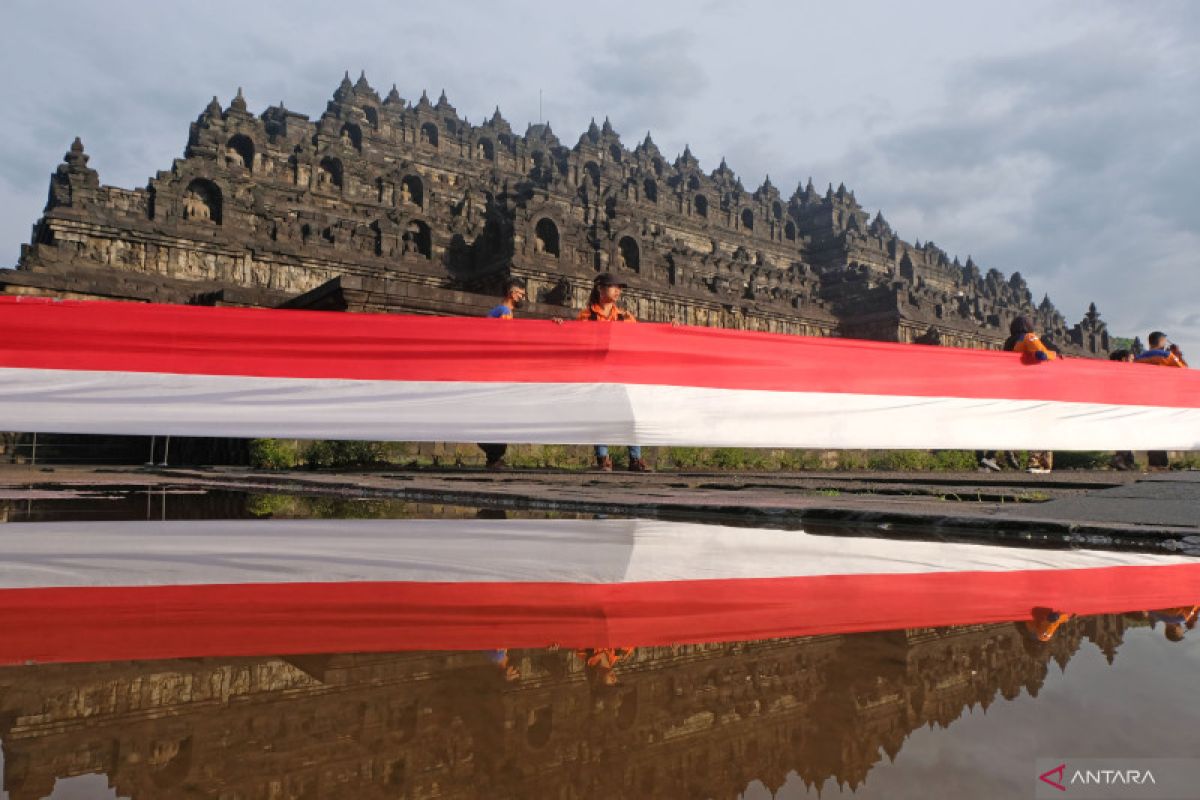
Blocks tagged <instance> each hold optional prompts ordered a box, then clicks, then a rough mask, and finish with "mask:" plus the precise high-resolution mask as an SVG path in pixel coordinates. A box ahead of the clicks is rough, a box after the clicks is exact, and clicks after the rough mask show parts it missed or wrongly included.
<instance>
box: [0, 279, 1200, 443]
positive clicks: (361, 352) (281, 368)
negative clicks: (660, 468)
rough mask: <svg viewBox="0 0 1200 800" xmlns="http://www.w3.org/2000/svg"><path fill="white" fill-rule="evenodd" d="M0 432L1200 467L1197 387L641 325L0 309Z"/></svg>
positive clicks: (994, 356)
mask: <svg viewBox="0 0 1200 800" xmlns="http://www.w3.org/2000/svg"><path fill="white" fill-rule="evenodd" d="M0 428H3V429H5V430H16V431H46V432H60V433H109V434H175V435H194V436H240V437H288V438H318V439H320V438H324V439H373V440H400V441H461V442H472V441H505V442H514V443H521V442H525V443H564V444H570V443H575V444H590V443H597V442H599V443H609V444H642V445H708V446H743V447H813V448H822V447H830V448H860V447H861V448H987V449H992V448H1008V449H1039V450H1047V449H1055V450H1105V449H1120V450H1130V449H1132V450H1140V449H1155V450H1188V449H1197V448H1200V375H1197V374H1196V373H1195V372H1193V371H1190V370H1180V369H1164V368H1150V367H1146V366H1140V365H1129V364H1120V363H1111V362H1107V361H1096V360H1087V359H1067V360H1063V361H1052V362H1042V363H1036V362H1035V363H1030V362H1028V361H1026V360H1025V359H1023V358H1022V356H1020V355H1017V354H1014V353H999V352H984V351H977V350H962V349H954V348H940V347H921V346H916V345H898V344H888V343H881V342H869V341H860V340H849V339H830V338H806V337H797V336H786V335H778V334H765V333H754V332H746V331H731V330H721V329H713V328H696V327H671V326H666V325H648V324H637V325H628V324H620V323H616V324H600V323H590V322H569V323H565V324H562V325H555V324H553V323H551V322H543V321H515V322H499V321H495V320H484V319H463V318H446V317H408V316H394V315H356V314H344V313H329V312H306V311H280V310H269V309H236V308H202V307H190V306H170V305H142V304H128V303H102V302H46V301H40V302H39V301H37V300H34V301H30V300H28V299H24V298H16V299H13V298H0Z"/></svg>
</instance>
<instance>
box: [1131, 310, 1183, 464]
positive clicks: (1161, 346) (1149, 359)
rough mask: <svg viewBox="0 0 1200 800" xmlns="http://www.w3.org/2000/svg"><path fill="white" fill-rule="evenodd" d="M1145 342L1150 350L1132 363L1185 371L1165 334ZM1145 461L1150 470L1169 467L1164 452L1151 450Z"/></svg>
mask: <svg viewBox="0 0 1200 800" xmlns="http://www.w3.org/2000/svg"><path fill="white" fill-rule="evenodd" d="M1146 341H1147V342H1148V343H1149V344H1150V349H1149V350H1147V351H1145V352H1144V353H1142V354H1141V355H1139V356H1138V357H1137V358H1135V359H1134V360H1133V363H1135V364H1149V365H1151V366H1154V367H1175V368H1176V369H1187V362H1186V361H1184V360H1183V353H1182V352H1180V350H1179V347H1178V346H1177V345H1174V344H1171V342H1170V341H1168V340H1167V335H1166V334H1165V333H1163V332H1162V331H1152V332H1151V333H1150V337H1149V338H1148V339H1147V340H1146ZM1146 459H1147V461H1149V466H1150V468H1151V469H1166V468H1167V467H1168V466H1170V462H1169V461H1168V459H1167V452H1166V451H1165V450H1151V451H1149V452H1148V453H1146Z"/></svg>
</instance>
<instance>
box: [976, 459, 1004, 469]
mask: <svg viewBox="0 0 1200 800" xmlns="http://www.w3.org/2000/svg"><path fill="white" fill-rule="evenodd" d="M979 466H981V467H983V468H984V469H988V470H991V471H992V472H999V471H1000V465H999V464H997V463H996V459H994V458H981V459H979Z"/></svg>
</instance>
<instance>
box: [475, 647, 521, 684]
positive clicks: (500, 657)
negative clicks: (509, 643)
mask: <svg viewBox="0 0 1200 800" xmlns="http://www.w3.org/2000/svg"><path fill="white" fill-rule="evenodd" d="M484 652H486V653H487V657H488V660H489V661H491V662H492V663H493V664H495V665H496V667H497V668H498V669H499V670H500V673H501V674H502V675H504V680H506V681H508V682H509V683H512V682H513V681H517V680H520V679H521V668H520V667H518V666H517V665H516V664H514V663H513V662H512V660H511V659H509V655H508V648H507V647H505V648H501V649H499V650H486V651H484Z"/></svg>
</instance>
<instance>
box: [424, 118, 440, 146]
mask: <svg viewBox="0 0 1200 800" xmlns="http://www.w3.org/2000/svg"><path fill="white" fill-rule="evenodd" d="M421 144H427V145H429V146H430V147H437V146H438V129H437V125H434V124H433V123H432V122H426V123H425V124H424V125H422V126H421Z"/></svg>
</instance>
